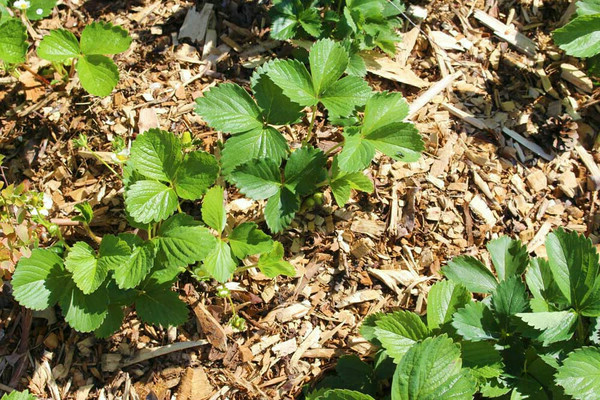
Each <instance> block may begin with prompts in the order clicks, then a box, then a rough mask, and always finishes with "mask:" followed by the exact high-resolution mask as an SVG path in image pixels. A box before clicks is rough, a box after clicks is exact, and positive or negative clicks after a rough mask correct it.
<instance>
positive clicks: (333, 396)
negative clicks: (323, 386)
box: [314, 389, 375, 400]
mask: <svg viewBox="0 0 600 400" xmlns="http://www.w3.org/2000/svg"><path fill="white" fill-rule="evenodd" d="M314 399H315V400H375V399H374V398H373V397H371V396H369V395H368V394H363V393H361V392H357V391H355V390H348V389H332V390H328V391H326V392H325V393H324V394H323V396H319V397H315V398H314Z"/></svg>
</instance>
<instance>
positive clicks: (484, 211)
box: [469, 195, 498, 226]
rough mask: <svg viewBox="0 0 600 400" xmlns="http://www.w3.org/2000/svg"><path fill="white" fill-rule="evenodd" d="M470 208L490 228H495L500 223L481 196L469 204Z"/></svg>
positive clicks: (474, 198) (476, 196) (477, 196)
mask: <svg viewBox="0 0 600 400" xmlns="http://www.w3.org/2000/svg"><path fill="white" fill-rule="evenodd" d="M469 208H470V209H471V211H473V212H474V213H475V214H476V215H477V216H478V217H479V218H481V219H483V221H484V222H485V223H486V224H487V225H489V226H494V225H496V222H498V220H497V219H496V217H495V216H494V213H493V212H492V210H490V207H489V206H488V205H487V203H486V202H485V200H483V199H482V198H481V196H480V195H475V197H473V199H472V200H471V201H470V202H469Z"/></svg>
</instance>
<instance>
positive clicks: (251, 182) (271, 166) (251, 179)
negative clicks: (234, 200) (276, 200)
mask: <svg viewBox="0 0 600 400" xmlns="http://www.w3.org/2000/svg"><path fill="white" fill-rule="evenodd" d="M230 179H231V181H232V182H233V183H234V184H235V186H237V188H238V189H239V190H240V192H242V193H243V194H244V195H246V196H247V197H250V198H251V199H254V200H262V199H266V198H269V197H271V196H273V195H275V194H276V193H278V191H279V187H280V186H281V174H280V171H279V165H278V164H276V163H275V162H274V161H273V160H270V159H258V160H253V161H250V162H248V163H246V164H243V165H240V166H239V167H237V168H236V169H235V170H234V171H233V172H232V173H231V175H230Z"/></svg>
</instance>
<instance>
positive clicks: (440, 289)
mask: <svg viewBox="0 0 600 400" xmlns="http://www.w3.org/2000/svg"><path fill="white" fill-rule="evenodd" d="M470 301H471V294H470V293H469V291H468V290H467V288H465V287H464V286H463V285H461V284H457V283H455V282H454V281H447V280H446V281H439V282H437V283H436V284H435V285H433V286H432V287H431V289H430V290H429V295H428V296H427V326H428V327H429V329H436V328H439V327H441V326H442V325H444V324H446V323H447V322H450V321H451V320H452V315H453V314H454V313H455V312H456V311H457V310H458V309H459V308H462V307H464V306H465V305H466V304H467V303H469V302H470Z"/></svg>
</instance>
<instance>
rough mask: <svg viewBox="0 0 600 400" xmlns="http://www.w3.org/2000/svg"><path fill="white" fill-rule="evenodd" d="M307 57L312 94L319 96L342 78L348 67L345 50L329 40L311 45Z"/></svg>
mask: <svg viewBox="0 0 600 400" xmlns="http://www.w3.org/2000/svg"><path fill="white" fill-rule="evenodd" d="M308 57H309V63H310V71H311V74H312V86H313V88H314V93H316V94H317V95H319V96H320V95H321V94H323V93H324V91H325V90H327V89H329V88H330V86H331V85H332V84H333V83H334V82H335V81H337V80H338V79H339V78H340V77H341V76H342V74H343V73H344V71H345V70H346V67H347V66H348V53H347V52H346V49H344V47H343V46H342V45H341V44H339V43H336V42H334V41H333V40H331V39H322V40H319V41H317V42H316V43H315V44H313V45H312V47H311V48H310V54H309V56H308ZM338 90H339V89H338Z"/></svg>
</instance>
